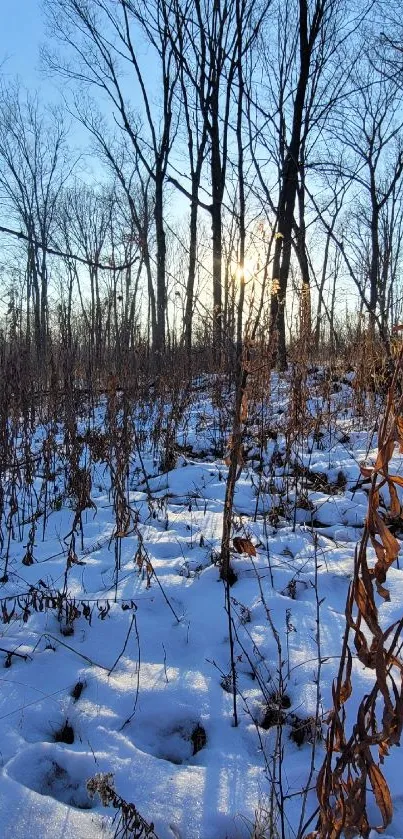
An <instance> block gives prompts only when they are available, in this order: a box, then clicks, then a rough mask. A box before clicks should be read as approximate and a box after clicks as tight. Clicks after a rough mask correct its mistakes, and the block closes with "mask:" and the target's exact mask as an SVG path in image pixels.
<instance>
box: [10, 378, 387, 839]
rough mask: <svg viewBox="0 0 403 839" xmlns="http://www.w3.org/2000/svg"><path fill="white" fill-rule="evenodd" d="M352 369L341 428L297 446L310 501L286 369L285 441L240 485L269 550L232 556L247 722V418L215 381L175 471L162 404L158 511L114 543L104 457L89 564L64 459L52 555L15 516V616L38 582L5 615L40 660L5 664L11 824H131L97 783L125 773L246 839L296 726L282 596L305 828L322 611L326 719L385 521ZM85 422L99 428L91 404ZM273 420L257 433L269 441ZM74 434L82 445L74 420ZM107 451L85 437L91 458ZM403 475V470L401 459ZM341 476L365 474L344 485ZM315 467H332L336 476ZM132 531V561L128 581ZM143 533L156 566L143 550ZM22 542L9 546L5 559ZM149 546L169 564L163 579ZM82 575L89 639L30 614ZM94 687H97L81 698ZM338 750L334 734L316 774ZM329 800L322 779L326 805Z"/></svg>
mask: <svg viewBox="0 0 403 839" xmlns="http://www.w3.org/2000/svg"><path fill="white" fill-rule="evenodd" d="M350 382H351V379H348V378H345V380H344V383H343V384H342V385H341V389H340V391H339V392H337V393H336V394H335V395H334V404H333V405H332V412H333V414H332V416H333V417H334V418H335V419H334V420H332V422H333V425H332V428H331V430H330V431H328V430H326V429H325V431H324V432H323V436H321V437H320V438H319V439H317V440H316V441H315V439H314V438H313V436H312V435H311V434H307V435H306V438H305V439H304V440H299V441H297V442H296V443H295V446H294V453H293V456H294V458H295V462H296V463H298V464H299V465H300V467H304V468H305V469H306V470H308V471H306V472H305V473H304V474H305V476H306V478H302V477H301V479H298V480H301V481H302V480H305V479H306V481H307V487H306V495H307V497H308V499H309V502H310V503H309V504H308V505H302V506H301V507H298V506H297V508H296V509H295V501H296V499H297V498H298V497H299V496H298V492H299V490H300V487H298V485H297V486H296V484H295V480H294V481H293V479H291V478H292V476H291V478H290V476H285V471H284V468H283V467H282V466H281V465H280V464H279V463H278V464H276V463H274V460H273V456H274V454H276V452H277V453H282V454H284V451H285V445H284V439H283V437H282V431H281V429H282V427H283V423H284V422H285V421H286V420H287V408H288V404H289V403H288V398H289V397H288V389H287V385H286V383H285V382H283V381H281V380H280V379H277V377H273V387H272V395H271V400H270V404H269V408H268V410H269V412H270V422H271V425H272V427H273V428H275V427H276V428H277V429H278V433H279V436H278V441H277V442H274V441H273V440H272V439H268V440H267V446H266V448H265V451H264V453H263V456H264V467H263V474H262V473H260V474H259V473H258V471H256V469H255V468H254V462H255V461H254V458H255V457H256V455H255V453H254V454H253V456H251V457H250V459H249V460H247V461H246V463H245V467H244V469H243V470H242V472H241V474H240V477H239V480H238V483H237V489H236V495H235V522H234V528H235V529H234V535H235V531H236V532H237V533H238V534H239V535H241V536H247V538H250V539H251V540H252V542H253V543H254V545H255V546H256V550H257V556H256V557H255V558H251V557H248V556H246V555H242V556H240V555H237V554H234V555H233V557H232V566H233V568H234V570H235V572H236V574H237V578H238V579H237V582H236V584H235V585H234V586H233V587H232V588H231V597H232V614H233V618H234V626H235V629H236V639H235V655H236V666H237V689H238V697H237V702H238V715H239V725H238V727H234V719H233V693H232V686H231V685H232V683H231V668H230V652H229V638H228V633H229V628H228V615H227V612H226V609H225V588H224V585H223V583H222V581H221V580H220V573H219V567H218V564H217V557H218V555H219V548H220V538H221V528H222V513H223V505H224V497H225V479H226V474H227V468H226V466H225V463H224V461H223V459H222V458H219V457H217V455H215V454H214V453H213V452H214V451H215V450H216V448H217V446H219V445H220V444H222V443H223V442H224V443H225V440H224V441H223V440H221V439H220V434H221V431H220V429H222V428H223V425H225V422H226V423H227V424H228V414H227V416H225V414H224V415H223V416H221V415H220V416H218V415H217V410H218V409H217V408H216V407H214V405H213V404H212V401H211V399H210V397H209V392H208V381H207V380H206V382H205V385H206V389H205V391H204V390H203V389H200V390H199V392H198V393H197V396H195V397H194V399H193V400H192V401H191V403H190V405H189V407H188V410H187V413H186V416H185V418H184V419H183V421H182V427H181V429H180V431H179V433H178V435H177V443H178V444H179V445H180V446H181V452H180V453H178V457H177V460H176V466H175V468H174V469H172V470H171V471H169V472H166V473H164V474H159V463H160V459H159V455H158V451H156V448H155V445H154V442H152V430H153V423H154V422H155V418H156V417H155V415H153V412H152V410H150V413H149V417H148V427H147V428H148V436H147V434H146V435H145V436H144V445H143V451H142V457H143V462H144V464H145V468H146V471H147V475H148V477H147V481H145V479H144V475H143V473H142V468H141V463H140V461H139V459H138V454H137V453H136V451H133V453H132V457H131V466H130V475H129V481H128V486H129V493H128V500H129V503H130V506H131V509H132V510H134V511H136V514H137V518H138V525H137V530H136V529H131V530H130V529H129V532H128V535H126V536H125V537H122V538H120V539H115V538H114V532H115V518H114V509H113V496H112V491H111V490H112V485H111V476H110V472H109V471H108V468H107V467H106V465H105V464H104V463H103V462H97V463H93V464H92V466H91V469H92V490H91V499H92V501H93V502H94V504H95V507H94V508H89V509H87V510H86V511H85V513H84V514H83V534H82V543H81V534H79V533H78V534H77V538H76V540H75V546H74V549H75V553H76V556H77V559H78V563H77V562H74V563H73V564H72V565H71V567H70V568H69V569H68V572H67V574H66V558H67V553H68V544H69V538H70V537H68V534H69V532H70V531H71V527H72V522H73V518H74V511H73V509H72V504H71V500H70V499H69V498H68V496H67V495H66V494H65V493H64V490H65V478H64V471H63V464H62V463H61V464H60V470H59V471H58V477H57V486H58V490H57V491H58V493H59V496H60V498H61V499H62V502H61V503H60V504H59V503H54V504H53V509H52V512H51V513H50V515H49V516H48V518H47V521H46V527H45V528H44V529H43V521H42V519H38V522H37V531H36V534H35V544H34V549H33V553H34V559H35V562H34V564H32V565H28V566H27V565H23V564H22V562H21V560H22V558H23V557H24V554H25V546H26V544H27V540H28V532H29V528H30V526H31V524H32V522H31V524H30V523H25V525H21V526H20V527H19V528H18V527H15V528H14V534H13V539H12V540H11V543H10V550H9V571H8V580H6V581H3V583H2V586H1V591H0V596H1V597H2V598H6V597H9V598H10V600H9V601H7V600H3V601H2V602H3V603H5V605H6V607H7V609H8V612H10V611H11V609H12V605H13V604H14V602H15V601H14V600H13V598H14V597H15V596H16V595H19V596H20V602H19V603H18V602H17V603H16V604H15V606H16V613H15V615H14V616H13V617H12V618H11V620H9V622H4V623H2V624H0V626H1V635H2V637H1V642H0V646H1V647H2V650H6V651H10V652H16V653H19V654H20V656H25V658H23V657H18V656H11V666H5V667H4V669H3V670H2V677H1V694H0V749H1V751H0V763H1V775H0V836H4V837H13V839H27V837H30V836H31V834H33V835H35V834H36V835H38V836H40V837H42V839H50V837H52V839H54V837H57V839H58V837H60V839H62V837H63V839H70V837H71V839H73V837H74V838H75V839H77V837H80V839H87V838H88V839H95V837H102V836H105V837H108V836H112V835H113V826H112V818H113V815H114V811H113V810H111V809H105V808H104V807H102V805H101V803H100V801H99V799H98V798H95V799H91V798H90V797H89V795H88V793H87V789H86V782H87V780H88V779H89V778H90V777H92V776H93V775H95V774H96V773H100V772H101V773H102V772H104V773H110V772H111V773H113V778H114V785H115V789H116V790H117V792H118V793H119V795H120V796H122V797H123V798H124V799H126V800H127V801H129V802H133V803H134V804H135V806H136V807H137V809H138V810H139V812H140V813H141V815H142V816H143V817H144V818H145V819H147V821H149V822H153V824H154V826H155V831H156V833H157V835H158V837H159V838H160V839H172V837H177V839H178V837H179V839H225V837H227V839H246V837H248V836H249V835H250V833H251V828H252V824H253V821H254V816H255V811H256V810H257V809H258V807H259V805H260V804H261V805H263V806H264V805H265V803H267V800H268V798H269V795H270V783H271V782H270V777H269V776H270V771H271V770H270V767H271V765H272V754H273V748H274V745H275V738H276V730H277V729H276V727H275V726H273V727H271V728H268V729H266V728H263V727H262V725H261V723H262V721H263V719H264V715H265V712H266V711H267V702H268V697H270V696H271V695H273V694H275V693H276V691H277V690H278V680H279V660H278V650H277V646H276V639H275V637H274V635H273V632H272V631H271V629H270V626H269V623H268V616H267V609H268V610H269V613H270V617H271V620H272V622H273V624H274V627H275V628H276V630H277V632H278V633H279V637H280V640H281V644H282V655H283V659H284V661H283V665H282V671H283V676H284V677H285V681H286V694H287V696H288V697H289V700H290V707H289V708H288V709H287V710H286V712H285V713H286V720H285V724H284V726H282V729H283V735H282V746H283V748H284V779H283V781H284V784H285V789H286V796H287V798H286V801H285V808H286V830H287V837H288V836H289V837H291V836H293V835H295V830H296V828H297V826H298V823H299V819H300V816H301V790H302V789H303V788H304V786H305V784H306V783H307V779H308V771H309V764H310V760H311V748H312V746H311V744H310V743H309V742H305V743H304V744H303V745H301V746H298V745H297V743H295V742H294V741H293V740H292V739H290V734H291V733H292V716H293V715H297V716H298V717H303V718H308V717H310V716H314V715H315V713H316V704H317V685H316V676H317V667H318V649H317V622H316V621H317V609H318V608H320V642H321V657H322V661H323V663H322V668H321V682H320V711H321V713H322V714H323V719H325V717H326V712H327V710H328V709H329V708H330V707H331V687H332V681H333V678H334V676H335V674H336V672H337V666H338V656H339V653H340V648H341V638H342V634H343V630H344V607H345V599H346V594H347V591H348V586H349V581H350V579H351V574H352V568H353V559H354V550H355V545H356V543H357V541H358V540H359V538H360V534H361V532H362V531H361V528H362V526H363V523H364V519H365V515H366V502H367V493H366V491H365V484H364V483H363V485H362V487H361V486H358V487H357V483H358V484H359V483H360V470H359V463H360V462H361V461H364V460H365V461H366V462H367V463H371V462H374V459H375V457H376V437H374V436H373V423H372V424H371V423H370V422H369V423H368V429H367V430H365V429H364V430H363V429H362V428H360V430H358V431H357V430H356V428H355V425H354V423H355V418H354V417H353V416H351V412H350V414H349V407H348V406H349V400H350V402H351V387H350ZM309 405H310V409H311V411H312V415H313V416H316V415H317V413H318V412H319V411H320V409H321V402H320V396H319V395H317V396H315V397H312V398H311V399H310V400H309ZM322 407H323V406H322ZM168 410H169V406H167V411H168ZM105 416H106V415H105V405H104V404H102V402H101V403H100V405H99V406H98V408H97V411H96V416H95V418H94V417H93V418H92V419H91V423H92V424H93V427H95V428H96V429H98V430H101V431H102V429H103V427H104V423H105V421H106V419H105ZM80 423H81V425H82V427H83V429H85V428H86V427H87V426H86V423H87V419H86V417H85V415H84V413H83V416H82V417H81V419H80ZM48 430H49V429H48V427H47V426H46V425H45V424H44V425H42V426H39V425H38V428H37V429H36V431H35V439H34V442H33V446H34V447H35V449H36V450H37V451H38V453H39V457H40V456H41V447H42V444H43V440H44V439H45V438H46V435H47V432H48ZM253 433H254V431H253V428H251V429H250V436H251V439H253ZM343 434H348V442H346V443H340V442H339V441H340V439H341V437H342V435H343ZM56 438H57V440H58V442H59V444H60V446H61V448H62V443H63V429H62V427H60V428H59V429H58V430H57V434H56ZM21 439H22V438H21ZM185 447H187V448H185ZM157 448H158V447H157ZM200 453H201V455H202V457H199V455H200ZM88 458H89V452H88V450H87V449H86V448H85V447H84V449H83V453H82V459H83V465H84V463H88V462H89V460H88ZM391 471H395V473H397V474H398V473H399V471H400V472H401V471H402V464H401V457H400V456H399V455H398V453H396V455H395V458H394V461H393V467H392V466H391ZM340 473H342V475H343V476H344V479H345V481H344V483H340V485H339V486H337V481H338V479H339V475H340ZM296 474H302V473H300V472H299V473H296ZM315 475H317V476H320V477H321V478H322V479H324V481H322V483H321V484H318V485H317V486H315V485H314V484H313V481H314V477H315ZM286 478H287V482H288V483H287V487H286V489H284V483H285V480H286ZM8 479H9V480H10V476H8ZM43 486H44V484H43V478H42V471H41V469H39V468H38V476H37V477H36V480H35V481H34V483H33V490H35V491H36V493H37V495H38V497H39V498H40V499H41V498H43ZM49 486H50V487H53V482H49ZM24 492H26V493H28V488H27V486H25V487H24V484H23V483H22V484H21V485H20V486H19V504H20V505H22V503H23V497H24ZM149 492H150V493H151V496H152V498H150V497H149ZM28 494H29V493H28ZM399 494H401V493H399ZM280 502H281V504H282V505H283V507H284V509H280ZM39 506H40V504H39ZM294 513H295V517H294ZM28 517H29V516H28V515H25V518H26V519H27V518H28ZM117 542H120V546H121V557H120V568H119V571H118V575H117V576H116V572H115V547H116V543H117ZM139 546H140V547H141V550H142V552H143V565H142V567H141V568H139V563H138V562H137V560H136V557H137V556H138V549H139ZM5 548H6V543H5V544H4V546H3V555H4V554H5ZM144 557H146V558H148V560H149V562H151V564H152V568H153V569H154V571H155V574H151V576H149V575H148V574H147V564H146V562H145V561H144ZM140 564H141V563H140ZM258 578H259V579H258ZM315 578H317V587H318V592H317V595H316V593H315V587H314V582H315ZM65 579H67V592H68V596H69V597H70V598H76V605H77V608H78V609H79V611H80V612H81V615H80V616H78V617H76V619H75V620H74V621H73V632H72V633H71V634H70V633H69V632H66V621H65V619H64V617H63V619H62V620H61V621H59V620H58V609H57V608H49V605H48V606H46V605H45V606H44V607H43V609H42V610H40V609H39V607H38V611H35V610H34V609H33V608H30V614H29V616H28V617H27V620H26V621H23V620H22V614H23V611H24V594H25V593H27V592H29V590H30V587H35V588H36V589H37V591H38V593H39V595H40V593H41V592H42V595H43V597H45V596H46V595H47V594H49V592H50V591H51V592H57V591H59V592H60V591H62V589H63V585H64V581H65ZM259 580H260V585H259ZM388 582H389V589H390V593H391V601H390V602H389V603H385V604H383V605H382V607H381V614H382V616H383V618H382V619H383V621H384V624H385V626H386V625H389V624H390V623H391V622H392V621H393V620H397V619H398V618H399V617H400V616H401V612H400V609H401V605H400V604H401V602H402V601H403V579H402V572H401V570H400V568H397V567H396V568H393V569H392V570H391V571H390V574H389V577H388ZM260 587H261V588H260ZM262 596H263V597H262ZM263 599H264V602H263ZM39 600H40V597H39ZM38 602H39V601H38ZM83 602H85V604H88V606H89V608H90V609H91V610H92V617H91V621H90V622H89V621H88V620H86V619H85V617H84V614H83ZM318 602H319V603H320V605H319V607H318ZM68 628H69V627H68V626H67V629H68ZM62 630H64V633H63V631H62ZM0 656H1V658H2V659H3V664H5V665H6V664H7V663H10V660H8V661H7V653H6V652H0ZM252 665H253V668H254V669H255V673H253V672H252ZM353 678H354V695H355V697H356V699H355V700H354V701H355V702H356V704H358V701H359V698H360V697H361V696H362V695H363V693H364V692H365V691H367V690H368V689H369V686H370V685H371V684H372V673H371V672H370V671H367V670H366V669H365V668H364V667H363V665H362V664H361V663H360V662H358V661H357V660H354V664H353ZM77 685H80V686H81V687H80V690H79V695H78V696H77V695H76V693H77ZM66 725H67V726H68V727H69V729H68V730H69V731H71V730H72V733H73V734H72V736H73V739H72V741H71V742H65V740H66V739H67V740H69V739H70V740H71V738H69V736H68V733H67V737H66V731H67V729H66V728H65V727H66ZM198 726H200V727H202V729H203V730H204V732H205V742H203V743H202V747H201V748H200V749H199V750H198V751H196V750H195V748H194V742H193V739H192V736H193V735H194V732H195V729H197V727H198ZM324 731H325V724H324ZM63 732H64V733H63ZM61 734H62V735H63V736H62V739H61ZM63 738H64V739H63ZM323 754H324V750H323V744H322V743H321V742H320V743H318V744H317V754H316V757H315V767H316V769H318V768H319V767H320V765H321V762H322V759H323ZM383 771H384V772H385V776H386V778H387V780H388V783H389V784H390V787H391V791H392V796H393V800H394V807H395V812H394V819H393V822H392V824H391V825H390V826H389V828H388V837H394V839H399V837H400V839H401V837H402V836H403V796H402V794H401V783H400V774H401V769H400V756H399V750H398V749H392V750H391V754H390V757H388V758H387V759H386V761H385V765H384V768H383ZM312 787H313V783H312ZM315 806H316V798H315V793H314V790H313V789H312V791H311V792H310V793H309V794H308V804H307V811H306V816H307V817H308V816H309V815H310V814H311V813H312V812H313V810H314V809H315ZM311 829H312V828H311ZM373 835H374V836H375V835H377V834H375V833H374V834H373ZM386 839H387V837H386Z"/></svg>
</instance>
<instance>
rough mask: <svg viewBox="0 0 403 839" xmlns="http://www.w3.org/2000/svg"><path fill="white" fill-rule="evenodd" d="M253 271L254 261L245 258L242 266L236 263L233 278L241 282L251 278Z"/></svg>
mask: <svg viewBox="0 0 403 839" xmlns="http://www.w3.org/2000/svg"><path fill="white" fill-rule="evenodd" d="M255 273H256V261H255V260H254V259H248V258H246V259H245V261H244V264H243V267H242V266H241V265H237V267H236V268H235V271H234V274H235V278H236V279H237V280H238V282H241V281H242V280H245V281H247V280H251V279H252V277H253V276H254V274H255Z"/></svg>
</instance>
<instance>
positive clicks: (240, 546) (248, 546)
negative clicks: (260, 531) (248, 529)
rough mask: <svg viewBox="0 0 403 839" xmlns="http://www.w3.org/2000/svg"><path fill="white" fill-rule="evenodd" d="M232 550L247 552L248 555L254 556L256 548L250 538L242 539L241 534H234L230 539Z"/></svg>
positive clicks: (240, 552) (241, 552) (239, 552)
mask: <svg viewBox="0 0 403 839" xmlns="http://www.w3.org/2000/svg"><path fill="white" fill-rule="evenodd" d="M232 544H233V546H234V550H235V551H236V553H237V554H248V556H256V548H255V546H254V545H253V544H252V542H251V541H250V539H242V538H241V536H235V537H234V539H233V540H232Z"/></svg>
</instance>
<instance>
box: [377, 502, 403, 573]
mask: <svg viewBox="0 0 403 839" xmlns="http://www.w3.org/2000/svg"><path fill="white" fill-rule="evenodd" d="M374 520H375V526H376V529H377V531H378V533H379V535H380V537H381V539H382V542H383V546H384V548H385V551H386V557H385V558H386V562H387V564H388V565H391V564H392V562H394V561H395V559H396V557H397V555H398V553H399V550H400V544H399V542H398V541H397V539H395V537H394V536H393V535H392V533H391V532H390V530H388V528H387V527H386V524H385V522H384V520H383V518H382V517H381V516H380V515H379V513H375V515H374Z"/></svg>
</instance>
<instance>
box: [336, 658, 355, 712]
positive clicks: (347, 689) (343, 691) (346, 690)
mask: <svg viewBox="0 0 403 839" xmlns="http://www.w3.org/2000/svg"><path fill="white" fill-rule="evenodd" d="M352 666H353V657H352V655H351V651H350V647H347V664H346V675H345V679H344V682H343V684H342V685H341V688H340V694H339V703H340V705H344V703H345V702H347V699H348V698H349V696H351V694H352V692H353V688H352V685H351V668H352Z"/></svg>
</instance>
